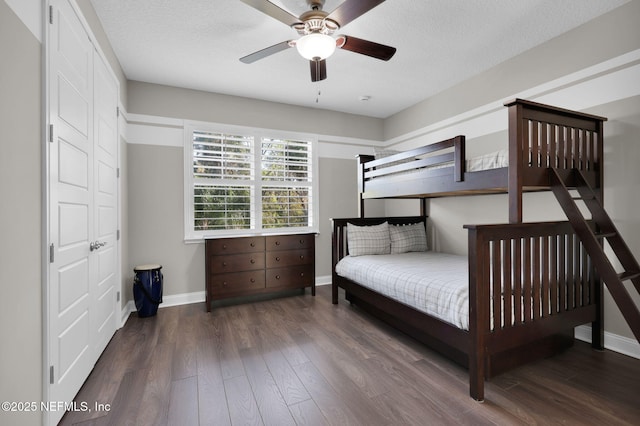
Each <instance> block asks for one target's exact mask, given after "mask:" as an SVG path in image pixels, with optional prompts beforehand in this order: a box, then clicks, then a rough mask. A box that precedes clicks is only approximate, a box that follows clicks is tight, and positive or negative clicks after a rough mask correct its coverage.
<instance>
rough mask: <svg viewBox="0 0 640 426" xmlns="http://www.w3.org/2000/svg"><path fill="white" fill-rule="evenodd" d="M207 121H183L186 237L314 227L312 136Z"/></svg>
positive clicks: (315, 227)
mask: <svg viewBox="0 0 640 426" xmlns="http://www.w3.org/2000/svg"><path fill="white" fill-rule="evenodd" d="M209 127H212V126H208V125H206V124H197V125H196V124H194V125H190V126H185V165H187V167H185V238H186V239H200V238H203V237H215V236H216V235H229V234H245V233H246V234H250V233H263V232H264V233H269V232H286V231H288V230H291V231H292V232H302V231H304V230H308V231H309V232H314V231H317V223H316V219H315V218H316V217H317V214H314V212H315V211H317V209H318V206H317V205H316V204H317V197H316V198H315V199H314V195H315V194H317V190H316V189H315V188H316V185H317V182H315V181H314V172H315V167H316V164H317V159H316V158H315V156H314V155H315V152H314V149H313V147H314V143H315V138H314V137H311V136H308V135H297V134H296V135H294V136H295V137H290V136H291V135H287V137H281V136H282V135H268V134H267V133H268V132H267V131H261V130H255V129H244V128H234V129H232V130H233V131H225V130H221V129H215V128H212V129H210V128H209ZM214 127H215V126H214ZM220 127H223V126H220ZM226 127H229V126H226ZM186 194H188V195H186Z"/></svg>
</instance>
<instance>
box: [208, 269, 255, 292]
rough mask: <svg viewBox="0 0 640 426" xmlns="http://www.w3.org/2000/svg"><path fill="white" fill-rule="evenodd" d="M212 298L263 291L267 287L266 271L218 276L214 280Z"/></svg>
mask: <svg viewBox="0 0 640 426" xmlns="http://www.w3.org/2000/svg"><path fill="white" fill-rule="evenodd" d="M212 281H213V282H212V285H211V293H212V296H214V297H215V296H229V295H232V294H235V293H237V294H246V293H247V292H251V290H262V289H264V287H265V277H264V270H261V271H248V272H233V273H230V274H220V275H216V276H215V277H214V278H213V280H212Z"/></svg>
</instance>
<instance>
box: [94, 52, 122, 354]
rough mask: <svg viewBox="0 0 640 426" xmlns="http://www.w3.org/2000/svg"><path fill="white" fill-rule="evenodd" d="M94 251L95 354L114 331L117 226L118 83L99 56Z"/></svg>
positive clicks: (95, 58)
mask: <svg viewBox="0 0 640 426" xmlns="http://www.w3.org/2000/svg"><path fill="white" fill-rule="evenodd" d="M93 66H94V74H93V75H94V79H93V84H94V103H93V105H94V135H95V139H94V161H93V164H94V183H95V185H94V191H93V193H94V219H95V220H94V223H95V226H94V236H95V238H96V240H95V243H96V246H97V247H98V248H96V249H95V250H94V252H95V253H94V258H95V262H94V263H95V266H96V268H97V270H96V282H95V290H96V291H95V294H94V298H93V303H92V311H93V310H95V315H92V326H91V329H92V333H93V336H94V340H95V341H94V346H95V348H96V351H97V353H98V356H99V355H100V354H101V353H102V351H103V350H104V348H105V346H107V343H109V340H110V339H111V336H113V333H115V330H116V328H117V323H116V318H117V315H116V291H117V287H116V282H117V274H116V271H117V262H118V261H117V259H118V250H117V249H118V247H117V229H118V177H117V172H118V117H117V108H118V86H117V84H116V82H115V80H114V78H113V76H112V75H111V74H110V72H109V69H108V67H107V66H106V65H105V63H104V62H103V60H102V59H101V58H100V57H99V55H97V54H95V56H94V61H93Z"/></svg>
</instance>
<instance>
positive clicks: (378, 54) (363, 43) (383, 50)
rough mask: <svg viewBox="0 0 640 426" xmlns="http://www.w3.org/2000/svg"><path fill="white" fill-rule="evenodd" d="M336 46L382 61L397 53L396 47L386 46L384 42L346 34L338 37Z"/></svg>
mask: <svg viewBox="0 0 640 426" xmlns="http://www.w3.org/2000/svg"><path fill="white" fill-rule="evenodd" d="M342 39H344V42H342ZM336 47H340V48H342V49H346V50H350V51H352V52H355V53H360V54H361V55H367V56H371V57H372V58H376V59H380V60H382V61H388V60H389V59H391V58H392V57H393V55H395V53H396V48H395V47H391V46H385V45H384V44H380V43H374V42H373V41H368V40H363V39H361V38H356V37H351V36H346V35H340V36H338V37H337V39H336Z"/></svg>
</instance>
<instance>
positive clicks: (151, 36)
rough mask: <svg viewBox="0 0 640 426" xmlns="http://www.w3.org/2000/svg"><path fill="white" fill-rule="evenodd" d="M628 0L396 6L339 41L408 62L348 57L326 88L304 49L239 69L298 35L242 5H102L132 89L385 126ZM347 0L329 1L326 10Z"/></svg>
mask: <svg viewBox="0 0 640 426" xmlns="http://www.w3.org/2000/svg"><path fill="white" fill-rule="evenodd" d="M627 1H628V0H387V1H386V2H384V3H382V4H381V5H379V6H377V7H376V8H374V9H372V10H371V11H369V12H367V13H366V14H364V15H362V16H360V17H359V18H357V19H355V20H354V21H352V22H351V23H349V24H347V25H345V26H344V27H343V28H341V29H340V30H339V33H340V34H347V35H351V36H354V37H358V38H364V39H367V40H370V41H374V42H377V43H382V44H386V45H390V46H394V47H396V48H397V49H398V50H397V53H396V55H395V56H394V57H393V58H392V59H391V60H390V61H389V62H384V61H379V60H376V59H372V58H370V57H367V56H363V55H358V54H355V53H353V52H349V51H345V50H340V49H338V50H337V51H336V53H335V54H334V55H333V56H331V57H330V58H328V59H327V76H328V77H327V79H326V80H324V81H320V82H316V83H312V82H311V80H310V72H309V63H308V61H306V60H305V59H303V58H302V57H300V56H299V55H298V53H297V51H296V50H295V49H288V50H285V51H283V52H279V53H277V54H275V55H272V56H270V57H268V58H265V59H262V60H259V61H257V62H255V63H253V64H244V63H241V62H240V61H239V58H240V57H242V56H245V55H247V54H249V53H253V52H254V51H257V50H260V49H262V48H265V47H268V46H271V45H273V44H276V43H279V42H282V41H285V40H290V39H294V38H297V33H296V32H295V31H294V30H293V29H291V28H289V27H287V26H286V25H285V24H283V23H282V22H280V21H277V20H275V19H273V18H271V17H269V16H267V15H264V14H262V13H261V12H258V11H257V10H255V9H253V8H251V7H249V6H247V5H246V4H244V3H242V2H241V1H240V0H136V1H131V0H91V3H92V4H93V7H94V8H95V10H96V12H97V14H98V17H99V18H100V20H101V22H102V25H103V27H104V30H105V32H106V34H107V36H108V37H109V40H110V42H111V44H112V46H113V49H114V50H115V53H116V55H117V57H118V59H119V60H120V64H121V65H122V68H123V70H124V73H125V75H126V77H127V78H128V79H129V80H137V81H145V82H150V83H157V84H164V85H169V86H177V87H184V88H189V89H197V90H204V91H209V92H215V93H222V94H228V95H236V96H243V97H249V98H256V99H263V100H268V101H275V102H282V103H287V104H293V105H301V106H307V107H313V108H323V109H330V110H335V111H342V112H349V113H354V114H361V115H366V116H372V117H380V118H384V117H388V116H390V115H393V114H394V113H397V112H399V111H401V110H403V109H405V108H407V107H410V106H411V105H414V104H416V103H418V102H420V101H421V100H423V99H425V98H427V97H429V96H431V95H434V94H436V93H438V92H440V91H442V90H443V89H446V88H448V87H451V86H453V85H455V84H457V83H459V82H461V81H463V80H465V79H467V78H469V77H472V76H474V75H476V74H478V73H480V72H482V71H484V70H487V69H489V68H491V67H492V66H494V65H497V64H499V63H500V62H503V61H505V60H507V59H509V58H511V57H513V56H515V55H517V54H519V53H521V52H524V51H525V50H527V49H530V48H532V47H535V46H537V45H539V44H541V43H544V42H545V41H547V40H550V39H551V38H553V37H556V36H558V35H560V34H562V33H564V32H566V31H568V30H570V29H572V28H575V27H577V26H579V25H581V24H583V23H585V22H587V21H589V20H591V19H593V18H595V17H597V16H599V15H601V14H603V13H606V12H607V11H610V10H612V9H614V8H616V7H618V6H620V5H622V4H624V3H626V2H627ZM272 2H273V3H275V4H277V5H278V6H279V7H281V8H283V9H286V10H288V11H289V12H291V13H292V14H293V15H296V16H298V15H300V14H301V13H303V12H304V11H306V10H308V7H307V5H306V0H273V1H272ZM342 2H343V0H327V1H326V4H325V7H324V10H325V11H328V12H330V11H332V10H333V9H335V8H336V7H337V6H338V5H340V4H341V3H342ZM318 93H320V94H319V95H318ZM362 96H369V97H370V99H369V100H368V101H362V100H360V98H361V97H362Z"/></svg>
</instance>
